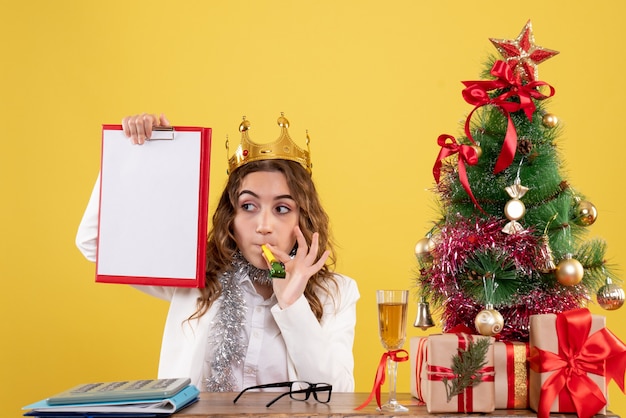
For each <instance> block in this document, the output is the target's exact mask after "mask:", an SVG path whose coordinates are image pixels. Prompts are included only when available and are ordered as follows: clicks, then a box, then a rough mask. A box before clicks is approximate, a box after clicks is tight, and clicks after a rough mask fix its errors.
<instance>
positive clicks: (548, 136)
mask: <svg viewBox="0 0 626 418" xmlns="http://www.w3.org/2000/svg"><path fill="white" fill-rule="evenodd" d="M490 40H491V42H492V43H493V44H494V45H495V46H496V48H497V50H498V51H499V52H500V54H501V55H502V59H497V58H495V57H491V58H489V59H488V62H487V63H486V71H485V74H483V80H478V81H464V82H463V84H464V86H465V89H464V90H463V97H464V99H465V100H466V101H467V102H468V103H469V104H471V105H473V106H474V108H473V110H472V111H471V112H470V113H469V114H468V116H467V119H466V123H465V127H464V135H463V136H462V137H459V138H458V139H457V138H454V137H453V136H451V135H441V136H440V137H439V138H438V143H439V145H440V146H441V151H440V153H439V155H438V157H437V159H436V162H435V165H434V168H433V174H434V177H435V180H436V187H435V191H436V193H437V195H438V198H439V199H438V200H439V202H440V204H441V207H440V212H441V217H440V219H438V220H437V221H436V222H435V223H434V226H433V227H432V229H431V230H430V231H429V232H428V233H427V234H426V236H425V237H424V238H423V239H421V240H420V241H419V242H418V243H417V245H416V249H415V253H416V256H417V258H418V262H419V267H420V271H419V273H420V274H419V277H418V278H417V284H418V286H419V288H420V296H421V298H422V301H423V302H425V301H427V300H430V301H431V302H432V305H433V306H434V307H435V308H438V309H439V310H440V311H441V317H442V321H443V329H444V331H447V330H449V329H451V328H453V327H455V326H458V325H465V326H468V327H470V328H472V329H474V328H475V329H476V330H477V331H478V332H479V333H480V334H483V335H495V334H499V335H500V337H501V338H502V339H503V340H517V341H526V340H527V339H528V321H529V316H530V315H533V314H543V313H558V312H563V311H567V310H570V309H573V308H577V307H580V306H584V305H586V304H587V302H588V301H589V300H590V299H591V295H593V294H594V293H595V294H596V295H597V298H598V303H599V304H600V306H602V307H603V308H605V309H617V308H619V307H620V306H621V305H622V304H623V301H624V292H623V290H622V289H621V287H619V286H618V285H617V284H614V283H613V282H612V280H611V279H612V278H613V272H612V271H611V266H609V265H607V263H606V261H605V259H604V255H605V252H606V244H605V242H604V241H602V240H600V239H593V240H585V235H586V233H587V231H586V230H585V229H586V228H587V227H588V226H590V225H591V224H593V223H594V222H595V220H596V218H597V210H596V208H595V207H594V205H593V204H592V203H591V202H589V201H588V200H587V199H586V198H585V196H584V195H583V194H582V193H581V192H580V191H579V190H576V189H575V188H574V187H573V185H571V184H570V183H569V182H568V181H567V180H566V179H565V178H563V176H562V168H563V167H562V165H561V162H560V160H559V156H558V153H557V138H558V136H559V134H560V130H561V129H560V125H559V123H558V120H557V118H556V116H555V115H553V114H550V113H548V112H547V111H546V109H545V105H546V103H547V100H546V99H549V98H550V97H552V96H553V95H554V93H555V89H554V88H553V87H552V86H550V85H549V84H547V83H545V82H543V81H539V80H538V73H537V65H538V64H539V63H541V62H543V61H545V60H547V59H548V58H551V57H553V56H554V55H556V54H557V53H558V52H556V51H553V50H549V49H546V48H542V47H540V46H537V45H536V44H535V41H534V37H533V33H532V26H531V22H530V21H529V22H528V23H527V24H526V25H525V26H524V28H523V29H522V32H521V33H520V35H519V36H518V37H517V38H516V39H514V40H500V39H490ZM416 326H418V325H416Z"/></svg>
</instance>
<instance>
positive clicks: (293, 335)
mask: <svg viewBox="0 0 626 418" xmlns="http://www.w3.org/2000/svg"><path fill="white" fill-rule="evenodd" d="M122 125H123V129H124V132H125V134H126V136H128V137H129V138H130V140H131V141H132V142H133V143H135V144H143V143H144V142H145V140H146V139H147V138H150V135H151V133H152V128H153V127H154V126H159V125H164V126H169V122H168V121H167V119H166V118H165V117H164V116H163V115H162V116H161V117H160V118H157V117H156V116H153V115H147V114H142V115H136V116H129V117H126V118H124V120H123V121H122ZM279 125H280V126H281V127H282V133H281V137H280V138H279V140H278V141H277V142H274V143H272V144H278V145H277V146H275V147H272V146H270V148H271V152H268V150H267V148H266V149H265V150H264V151H263V153H256V154H255V153H254V152H252V153H251V154H247V153H244V154H245V155H244V154H241V155H240V156H239V157H237V158H236V156H233V158H231V159H230V161H229V163H230V175H229V178H228V182H227V185H226V187H225V189H224V191H223V193H222V196H221V198H220V201H219V204H218V207H217V209H216V211H215V213H214V215H213V226H212V230H211V231H210V232H209V236H208V242H207V254H206V259H207V269H206V281H205V287H204V288H202V289H188V288H175V287H155V286H136V287H137V288H138V289H140V290H142V291H144V292H146V293H149V294H151V295H154V296H157V297H160V298H163V299H166V300H168V301H170V309H169V313H168V317H167V321H166V324H165V330H164V335H163V343H162V347H161V358H160V364H159V378H166V377H181V376H182V377H184V376H188V377H190V378H191V379H192V383H194V384H195V385H196V386H197V387H198V388H199V389H201V390H203V389H204V390H208V391H238V390H241V389H243V388H246V387H250V386H256V385H260V384H266V383H275V382H281V381H287V380H291V381H293V380H305V381H309V382H313V383H316V382H324V383H329V384H332V385H333V388H334V389H335V390H336V391H344V392H349V391H353V390H354V377H353V368H354V358H353V355H352V345H353V342H354V327H355V323H356V302H357V300H358V299H359V292H358V289H357V286H356V283H355V282H354V280H352V279H350V278H348V277H346V276H342V275H339V274H336V273H333V272H332V270H331V268H332V266H333V265H334V261H335V258H334V254H333V251H332V244H331V242H330V233H329V223H328V217H327V215H326V213H325V211H324V210H323V208H322V206H321V203H320V200H319V197H318V194H317V191H316V189H315V186H314V184H313V181H312V179H311V175H310V167H311V165H310V159H309V153H308V152H307V151H303V150H301V149H300V148H298V147H297V145H295V144H294V143H293V142H292V141H291V138H289V135H288V133H287V127H288V122H287V120H286V119H285V118H284V117H281V118H279ZM248 128H249V123H248V122H247V121H245V120H244V122H243V123H242V125H241V126H240V130H241V131H242V146H244V148H246V149H248V148H250V149H254V147H255V146H257V145H258V144H255V143H254V142H252V141H251V140H250V139H249V137H248V132H247V130H248ZM285 141H286V142H287V143H288V144H287V143H286V142H285ZM270 145H271V144H270ZM284 145H289V146H288V147H286V146H284ZM268 146H269V145H268ZM287 148H289V149H290V150H291V151H290V152H288V153H287V152H285V151H284V150H286V149H287ZM241 149H242V147H241V146H240V147H239V149H238V151H240V150H241ZM294 152H296V154H294ZM98 190H99V185H98V184H96V187H95V188H94V192H93V193H92V196H91V199H90V202H89V205H88V207H87V210H86V212H85V214H84V216H83V220H82V222H81V225H80V227H79V230H78V234H77V238H76V242H77V245H78V247H79V248H80V250H81V251H82V252H83V254H84V255H85V256H86V257H87V258H88V259H89V260H92V261H95V256H96V250H97V230H98V225H97V222H98V206H99V202H98V199H99V195H98ZM261 245H266V246H267V248H269V249H270V250H271V252H272V253H273V254H274V255H275V257H276V258H277V260H279V261H280V262H282V263H283V264H284V267H285V271H286V277H285V278H284V279H273V278H271V277H269V275H268V268H269V260H267V258H265V256H264V255H263V251H262V249H261Z"/></svg>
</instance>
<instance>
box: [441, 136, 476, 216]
mask: <svg viewBox="0 0 626 418" xmlns="http://www.w3.org/2000/svg"><path fill="white" fill-rule="evenodd" d="M448 139H449V140H450V141H452V142H448ZM437 144H439V146H440V147H441V150H440V151H439V155H438V156H437V160H436V161H435V165H434V166H433V176H434V177H435V181H436V182H437V183H439V179H440V177H441V165H442V163H443V160H444V159H445V158H447V157H449V156H451V155H454V154H456V153H458V154H459V157H458V160H459V161H458V167H459V180H460V181H461V184H462V185H463V188H464V189H465V192H467V194H468V195H469V197H470V199H472V202H474V205H476V207H477V208H478V209H479V210H480V211H481V212H482V213H485V211H484V210H483V208H481V207H480V205H479V204H478V202H477V201H476V198H475V197H474V194H473V193H472V189H471V188H470V185H469V180H468V178H467V169H466V168H465V164H469V165H476V164H477V163H478V154H477V153H476V149H475V148H473V147H472V146H470V145H462V144H459V143H457V142H456V139H455V138H454V137H453V136H452V135H446V134H444V135H439V138H437Z"/></svg>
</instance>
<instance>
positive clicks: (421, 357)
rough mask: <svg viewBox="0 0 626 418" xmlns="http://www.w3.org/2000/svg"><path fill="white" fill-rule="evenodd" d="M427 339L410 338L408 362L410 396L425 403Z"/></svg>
mask: <svg viewBox="0 0 626 418" xmlns="http://www.w3.org/2000/svg"><path fill="white" fill-rule="evenodd" d="M427 341H428V337H411V339H410V340H409V360H410V363H411V395H413V396H414V397H416V398H417V399H418V400H419V401H421V402H426V342H427Z"/></svg>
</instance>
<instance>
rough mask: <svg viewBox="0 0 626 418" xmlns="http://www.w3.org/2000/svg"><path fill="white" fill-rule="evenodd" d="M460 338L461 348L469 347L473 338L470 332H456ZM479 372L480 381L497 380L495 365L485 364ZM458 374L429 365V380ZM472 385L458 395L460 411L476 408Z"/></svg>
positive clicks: (438, 379) (449, 377) (452, 377)
mask: <svg viewBox="0 0 626 418" xmlns="http://www.w3.org/2000/svg"><path fill="white" fill-rule="evenodd" d="M456 335H457V338H458V345H459V349H463V350H464V349H466V348H467V340H468V339H470V338H472V336H471V335H468V334H462V333H459V334H456ZM478 373H481V377H480V381H481V382H493V381H495V367H493V366H485V367H483V368H482V369H480V370H478ZM457 377H458V375H457V374H455V373H454V372H453V371H452V369H450V368H448V367H443V366H431V365H430V364H429V365H428V380H430V381H433V382H442V381H443V379H444V378H445V379H447V380H451V379H455V378H457ZM472 387H473V386H470V387H468V388H465V390H464V391H463V393H460V394H458V395H457V402H458V403H457V410H458V411H459V412H473V410H474V398H473V392H472Z"/></svg>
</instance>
